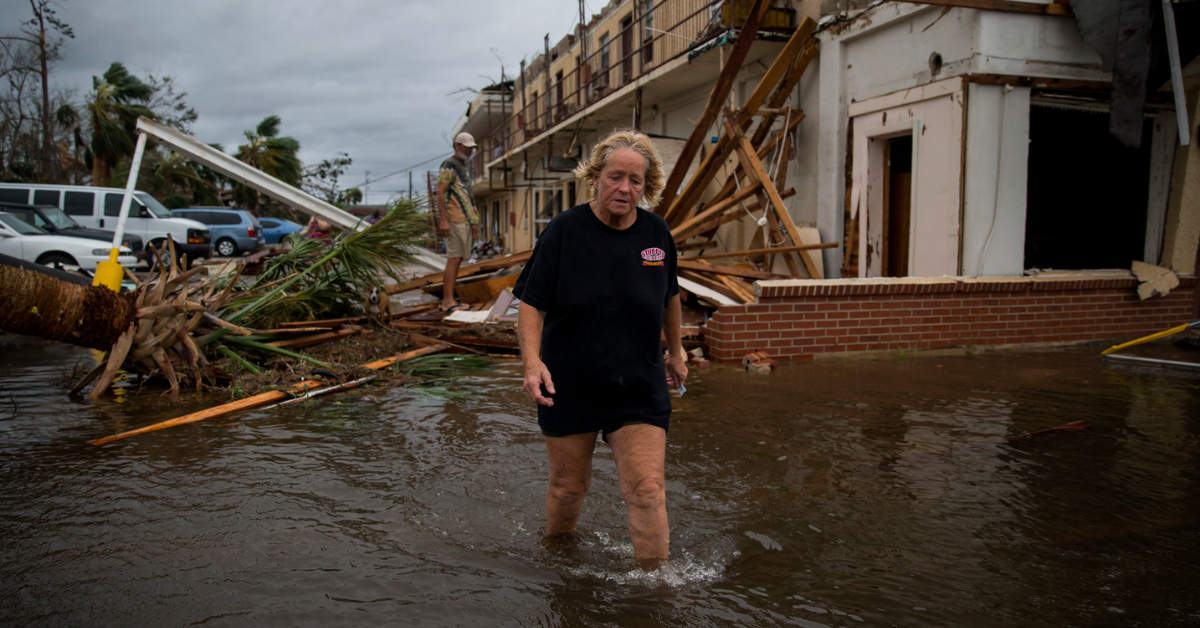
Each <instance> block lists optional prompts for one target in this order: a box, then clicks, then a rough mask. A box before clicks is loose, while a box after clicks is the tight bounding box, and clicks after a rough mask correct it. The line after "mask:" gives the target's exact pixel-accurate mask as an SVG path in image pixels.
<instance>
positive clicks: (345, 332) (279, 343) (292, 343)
mask: <svg viewBox="0 0 1200 628" xmlns="http://www.w3.org/2000/svg"><path fill="white" fill-rule="evenodd" d="M363 331H364V330H363V329H362V328H361V327H353V328H350V329H339V330H337V331H331V332H326V333H323V334H316V335H315V336H302V337H300V338H288V339H287V340H276V341H275V342H268V343H266V344H267V345H268V346H271V347H277V348H279V349H302V348H304V347H313V346H316V345H320V344H325V343H327V342H334V341H337V340H342V339H344V338H349V337H350V336H357V335H358V334H361V333H363Z"/></svg>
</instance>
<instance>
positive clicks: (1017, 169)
mask: <svg viewBox="0 0 1200 628" xmlns="http://www.w3.org/2000/svg"><path fill="white" fill-rule="evenodd" d="M1029 94H1030V90H1029V88H1027V87H1016V88H1013V89H1012V90H1011V91H1006V89H1005V87H1003V86H1000V85H969V86H968V91H967V142H966V172H967V173H968V176H967V177H966V180H965V189H964V192H963V242H962V250H963V258H962V274H963V275H966V276H970V277H1020V276H1021V275H1022V274H1024V271H1025V266H1024V263H1025V198H1026V190H1027V183H1028V172H1029V170H1028V164H1029ZM1001 120H1003V130H1002V129H1001V126H1002V125H1001V122H1000V121H1001ZM1001 133H1003V135H1001ZM997 173H998V174H999V178H998V179H997ZM989 236H990V239H989ZM985 245H986V251H985V250H984V248H985ZM981 261H982V264H981Z"/></svg>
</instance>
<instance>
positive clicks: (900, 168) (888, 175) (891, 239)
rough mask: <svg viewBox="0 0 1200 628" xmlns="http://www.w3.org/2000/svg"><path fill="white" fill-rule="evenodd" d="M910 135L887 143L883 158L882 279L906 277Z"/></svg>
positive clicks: (908, 225) (909, 193)
mask: <svg viewBox="0 0 1200 628" xmlns="http://www.w3.org/2000/svg"><path fill="white" fill-rule="evenodd" d="M912 149H913V144H912V136H911V135H901V136H900V137H894V138H892V139H890V140H888V141H887V147H886V148H885V149H884V150H885V151H886V152H885V153H884V155H883V158H884V160H885V163H887V168H886V169H885V170H884V180H883V224H884V225H886V229H887V231H886V232H885V233H884V236H883V263H884V268H883V276H884V277H907V276H908V241H909V227H910V225H912Z"/></svg>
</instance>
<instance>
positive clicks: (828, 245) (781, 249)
mask: <svg viewBox="0 0 1200 628" xmlns="http://www.w3.org/2000/svg"><path fill="white" fill-rule="evenodd" d="M836 247H837V242H822V243H821V244H798V245H796V246H776V247H772V248H769V249H750V250H747V251H726V252H725V253H711V254H709V255H698V256H696V257H686V258H685V257H681V258H679V259H681V260H684V259H718V258H722V257H743V256H751V255H770V254H772V253H787V252H789V251H811V250H814V249H832V248H836Z"/></svg>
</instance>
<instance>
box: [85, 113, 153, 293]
mask: <svg viewBox="0 0 1200 628" xmlns="http://www.w3.org/2000/svg"><path fill="white" fill-rule="evenodd" d="M145 150H146V134H145V133H138V139H137V146H136V147H135V148H134V149H133V161H132V162H131V163H130V164H129V179H128V180H127V181H126V182H125V196H124V198H122V199H121V215H120V217H119V218H117V228H116V229H115V230H114V231H113V241H112V252H110V253H109V254H108V261H104V262H100V263H99V264H96V275H95V277H93V278H92V285H93V286H104V287H105V288H108V289H109V290H112V291H113V292H120V291H121V280H122V279H124V278H125V270H124V269H122V268H121V265H120V264H119V263H117V254H118V253H120V251H121V239H122V238H124V237H125V219H126V218H128V217H129V203H130V200H131V199H132V198H133V188H134V186H135V185H136V184H137V178H138V172H139V171H140V170H141V169H142V154H143V153H144V152H145Z"/></svg>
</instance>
